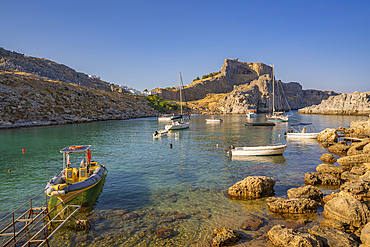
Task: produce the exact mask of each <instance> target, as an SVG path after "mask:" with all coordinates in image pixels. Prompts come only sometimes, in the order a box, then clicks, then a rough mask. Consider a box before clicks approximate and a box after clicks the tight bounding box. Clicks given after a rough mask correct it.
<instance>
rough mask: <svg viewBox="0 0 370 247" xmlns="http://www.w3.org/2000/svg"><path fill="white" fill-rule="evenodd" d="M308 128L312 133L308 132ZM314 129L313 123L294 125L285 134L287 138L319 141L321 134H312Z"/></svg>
mask: <svg viewBox="0 0 370 247" xmlns="http://www.w3.org/2000/svg"><path fill="white" fill-rule="evenodd" d="M307 128H309V131H310V132H307ZM313 128H314V127H313V125H312V123H299V124H292V125H290V130H288V131H287V132H286V133H285V134H286V137H287V138H301V139H317V137H318V136H319V132H312V131H313Z"/></svg>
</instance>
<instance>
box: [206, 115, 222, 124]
mask: <svg viewBox="0 0 370 247" xmlns="http://www.w3.org/2000/svg"><path fill="white" fill-rule="evenodd" d="M206 122H207V123H222V119H221V118H215V116H212V117H211V118H207V119H206Z"/></svg>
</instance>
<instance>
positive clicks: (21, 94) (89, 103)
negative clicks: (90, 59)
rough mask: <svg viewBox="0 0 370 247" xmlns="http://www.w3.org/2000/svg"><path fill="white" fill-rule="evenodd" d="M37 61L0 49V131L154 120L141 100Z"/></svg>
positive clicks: (149, 108) (67, 68) (83, 76)
mask: <svg viewBox="0 0 370 247" xmlns="http://www.w3.org/2000/svg"><path fill="white" fill-rule="evenodd" d="M116 88H118V86H115V85H113V84H110V83H106V82H104V81H101V80H99V79H94V78H90V77H88V76H87V75H85V74H83V73H78V72H76V71H74V70H73V69H71V68H69V67H67V66H65V65H61V64H57V63H55V62H52V61H49V60H45V59H42V58H34V57H27V56H24V55H22V54H19V53H16V52H10V51H7V50H4V49H2V48H1V49H0V129H1V128H14V127H27V126H42V125H56V124H68V123H79V122H90V121H101V120H113V119H128V118H135V117H147V116H156V115H158V112H157V111H155V110H154V109H153V108H152V107H150V106H149V105H148V104H147V101H146V99H145V98H144V97H141V96H134V95H130V94H124V93H122V91H121V92H119V90H116Z"/></svg>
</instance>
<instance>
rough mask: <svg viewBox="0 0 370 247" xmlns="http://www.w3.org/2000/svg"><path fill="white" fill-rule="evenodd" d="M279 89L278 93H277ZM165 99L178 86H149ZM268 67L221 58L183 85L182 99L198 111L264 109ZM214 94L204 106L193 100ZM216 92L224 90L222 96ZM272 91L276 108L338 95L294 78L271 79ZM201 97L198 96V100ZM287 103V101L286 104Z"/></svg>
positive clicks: (268, 96) (268, 93) (268, 87)
mask: <svg viewBox="0 0 370 247" xmlns="http://www.w3.org/2000/svg"><path fill="white" fill-rule="evenodd" d="M279 90H280V93H279ZM153 91H154V92H156V93H157V94H158V95H159V96H160V97H162V98H164V99H166V100H175V101H176V100H177V101H178V99H179V97H180V96H179V90H178V89H177V90H168V89H158V88H157V89H155V90H153ZM272 92H273V89H272V67H271V66H268V65H265V64H263V63H246V62H239V60H238V59H225V61H224V63H223V66H222V69H221V73H220V74H218V75H216V76H213V77H211V78H207V79H204V80H198V81H194V82H193V83H191V84H190V85H189V86H186V87H185V88H184V93H185V95H186V100H188V101H193V102H191V104H192V105H193V107H194V108H197V105H198V109H197V110H198V111H201V112H204V111H210V112H211V113H216V112H219V113H246V112H247V111H248V109H257V111H258V112H267V111H269V109H271V108H272V101H270V103H271V104H270V105H269V99H271V98H272V96H271V95H272ZM215 94H218V97H216V98H217V100H215V101H213V102H211V100H208V102H209V104H208V105H207V106H204V104H202V106H199V105H200V104H197V103H196V102H194V101H197V100H200V99H203V98H208V99H209V98H210V97H212V95H215ZM219 94H224V95H223V96H222V97H220V96H219ZM275 95H276V98H277V99H278V101H276V102H280V103H279V106H280V109H283V110H285V111H287V110H289V109H299V108H302V107H306V106H310V105H313V104H319V103H320V102H321V101H322V100H325V99H328V98H329V96H332V95H338V94H337V93H335V92H333V91H321V90H313V89H312V90H303V89H302V86H301V85H300V84H299V83H297V82H289V83H283V82H281V81H279V80H278V81H275ZM200 101H202V100H200ZM210 102H211V103H210ZM288 103H289V104H288ZM276 104H277V103H276Z"/></svg>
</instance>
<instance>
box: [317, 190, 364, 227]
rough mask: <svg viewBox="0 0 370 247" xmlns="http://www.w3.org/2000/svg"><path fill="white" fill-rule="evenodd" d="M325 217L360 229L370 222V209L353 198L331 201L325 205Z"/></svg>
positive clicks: (344, 197) (346, 197) (340, 198)
mask: <svg viewBox="0 0 370 247" xmlns="http://www.w3.org/2000/svg"><path fill="white" fill-rule="evenodd" d="M323 215H324V217H326V218H329V219H332V220H337V221H339V222H342V223H345V224H348V225H350V226H353V227H355V228H360V227H362V226H364V225H366V224H367V223H368V222H369V221H370V211H369V209H368V207H367V206H366V205H365V204H363V203H361V202H360V201H359V200H357V199H356V198H354V197H352V196H340V197H335V198H333V199H331V200H330V201H328V202H327V203H326V204H325V205H324V212H323Z"/></svg>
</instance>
